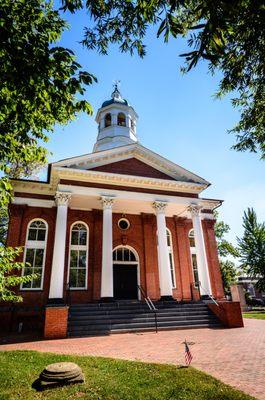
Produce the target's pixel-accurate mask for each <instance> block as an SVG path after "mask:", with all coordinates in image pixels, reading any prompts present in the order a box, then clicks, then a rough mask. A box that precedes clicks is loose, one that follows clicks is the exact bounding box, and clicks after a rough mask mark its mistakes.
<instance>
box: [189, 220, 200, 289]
mask: <svg viewBox="0 0 265 400" xmlns="http://www.w3.org/2000/svg"><path fill="white" fill-rule="evenodd" d="M191 231H193V232H194V229H193V228H192V229H190V230H189V234H188V239H189V244H190V233H191ZM193 237H194V236H193ZM194 240H195V238H194ZM189 248H190V262H191V270H192V276H193V285H194V287H195V288H198V286H197V283H196V282H195V275H194V268H193V261H192V256H193V254H194V255H195V256H196V262H197V271H198V260H197V249H196V243H195V246H189Z"/></svg>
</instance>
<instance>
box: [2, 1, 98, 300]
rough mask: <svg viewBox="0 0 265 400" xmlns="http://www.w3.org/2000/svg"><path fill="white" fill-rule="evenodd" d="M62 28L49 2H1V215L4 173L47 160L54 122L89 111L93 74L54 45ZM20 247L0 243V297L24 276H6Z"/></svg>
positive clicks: (26, 170) (6, 191)
mask: <svg viewBox="0 0 265 400" xmlns="http://www.w3.org/2000/svg"><path fill="white" fill-rule="evenodd" d="M66 28H67V24H66V22H65V21H64V20H63V19H62V18H61V17H60V14H59V12H58V11H56V10H54V9H53V8H52V3H51V2H49V1H46V0H16V1H12V0H2V1H1V2H0V37H1V40H0V76H1V81H0V103H1V107H0V143H1V146H0V171H1V172H2V175H1V176H2V178H1V179H0V209H1V210H2V211H1V212H2V213H3V218H4V220H5V218H6V216H7V211H6V210H7V207H8V204H9V203H10V201H11V199H12V184H11V181H10V180H9V179H8V178H9V177H10V176H12V175H13V176H15V177H17V176H18V175H21V174H24V175H28V174H31V173H32V170H33V168H35V167H36V165H43V164H44V163H45V162H46V157H47V150H46V149H45V147H44V146H43V143H46V142H47V141H48V133H49V132H51V131H53V129H54V126H55V124H66V123H67V122H68V121H69V120H73V119H74V118H75V117H76V115H77V113H79V112H86V113H87V114H91V113H92V108H91V105H90V104H89V103H88V102H87V101H86V100H84V98H83V96H84V94H85V90H86V86H87V85H90V84H92V83H93V82H94V81H95V80H96V79H95V77H94V76H93V75H91V74H89V73H88V72H86V71H82V69H81V66H80V65H79V64H78V63H77V61H76V58H75V55H74V53H73V52H72V51H71V50H69V49H66V48H64V47H61V46H56V45H55V44H56V42H58V41H59V40H60V37H61V34H62V32H63V31H64V30H65V29H66ZM3 174H4V176H3ZM3 234H4V235H5V226H3ZM20 251H21V249H13V250H12V249H10V248H6V247H4V246H3V245H1V246H0V274H1V283H0V293H1V295H0V296H1V298H2V299H3V300H6V299H10V296H11V297H12V293H11V292H8V290H9V289H7V288H8V287H10V286H14V285H16V284H19V283H20V282H22V280H21V279H24V278H21V277H18V276H11V275H10V273H11V271H13V270H14V268H15V269H16V270H19V269H21V265H22V264H21V263H18V262H16V261H15V260H16V257H17V256H18V255H19V253H20ZM26 279H31V277H27V278H26ZM13 298H14V299H15V300H17V299H18V297H16V296H13Z"/></svg>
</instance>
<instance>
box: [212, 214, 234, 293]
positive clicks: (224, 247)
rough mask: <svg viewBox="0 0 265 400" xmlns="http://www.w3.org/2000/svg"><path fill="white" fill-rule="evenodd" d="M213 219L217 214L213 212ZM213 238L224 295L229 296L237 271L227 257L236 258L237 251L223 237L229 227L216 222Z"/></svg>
mask: <svg viewBox="0 0 265 400" xmlns="http://www.w3.org/2000/svg"><path fill="white" fill-rule="evenodd" d="M215 218H216V219H217V218H218V213H217V212H215ZM214 229H215V237H216V240H217V249H218V256H219V263H220V269H221V274H222V280H223V285H224V291H225V294H230V287H231V285H233V284H234V283H236V281H237V276H238V271H237V268H236V266H235V263H234V262H233V261H231V260H229V259H227V257H232V258H235V257H237V256H238V251H237V249H236V248H235V247H234V246H233V245H232V243H230V242H228V241H227V240H226V239H225V235H226V234H227V233H228V232H229V231H230V227H229V225H228V224H226V223H225V222H223V221H217V222H216V224H215V227H214Z"/></svg>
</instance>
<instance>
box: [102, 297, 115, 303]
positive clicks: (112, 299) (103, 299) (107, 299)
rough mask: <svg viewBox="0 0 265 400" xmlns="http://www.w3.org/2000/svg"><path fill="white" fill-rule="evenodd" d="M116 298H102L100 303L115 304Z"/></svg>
mask: <svg viewBox="0 0 265 400" xmlns="http://www.w3.org/2000/svg"><path fill="white" fill-rule="evenodd" d="M114 301H115V300H114V297H101V299H100V302H101V303H113V302H114Z"/></svg>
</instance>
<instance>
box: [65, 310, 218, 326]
mask: <svg viewBox="0 0 265 400" xmlns="http://www.w3.org/2000/svg"><path fill="white" fill-rule="evenodd" d="M207 317H209V318H211V317H213V316H212V314H211V313H209V312H201V313H199V314H198V313H189V314H186V313H181V314H174V313H172V314H157V320H158V321H163V320H168V321H170V320H172V321H174V320H181V319H196V318H207ZM136 319H141V320H143V319H146V320H155V315H154V314H153V313H150V314H140V313H138V314H137V313H136V314H132V315H130V316H128V314H122V315H120V314H116V315H111V318H110V316H108V315H104V316H101V317H100V319H99V318H98V316H87V315H86V316H84V315H82V316H76V315H74V316H72V317H70V318H69V324H71V325H73V324H75V323H78V322H82V321H84V322H86V323H93V322H95V321H100V323H104V321H120V320H122V321H127V322H128V323H129V322H133V321H135V320H136Z"/></svg>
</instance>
